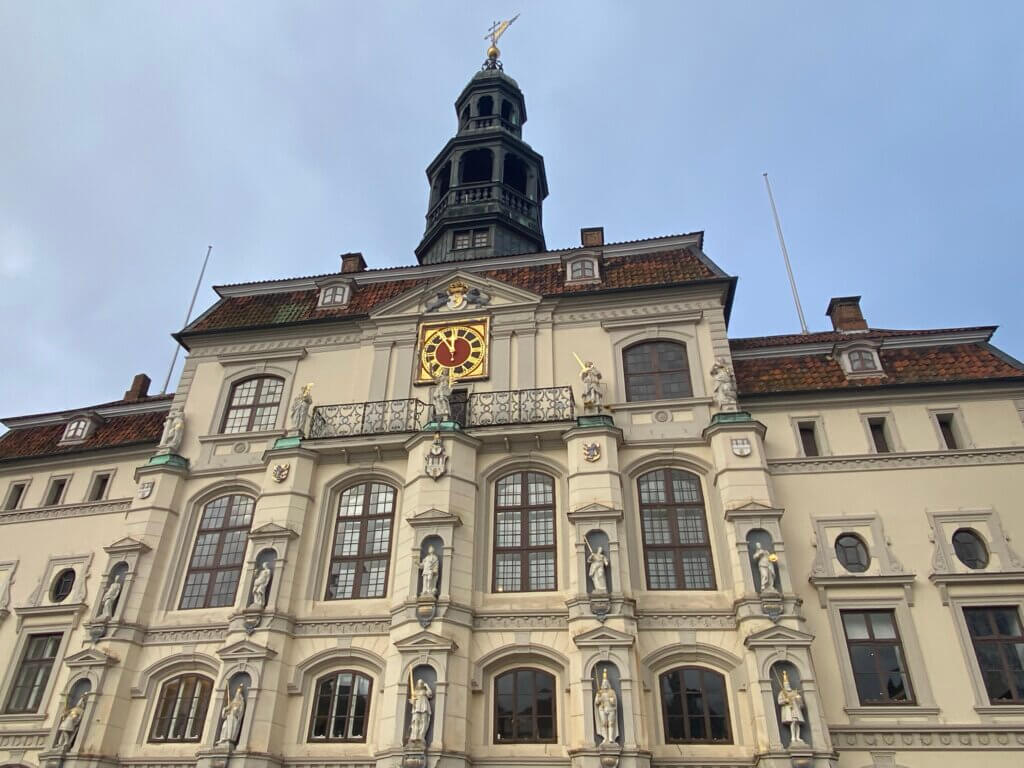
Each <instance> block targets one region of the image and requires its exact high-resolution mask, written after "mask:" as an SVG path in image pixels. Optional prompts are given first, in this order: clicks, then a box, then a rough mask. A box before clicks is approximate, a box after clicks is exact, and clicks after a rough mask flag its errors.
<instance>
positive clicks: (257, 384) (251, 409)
mask: <svg viewBox="0 0 1024 768" xmlns="http://www.w3.org/2000/svg"><path fill="white" fill-rule="evenodd" d="M283 391H284V380H283V379H279V378H277V377H276V376H259V377H257V378H253V379H246V380H245V381H240V382H238V383H237V384H235V385H234V386H233V387H231V396H230V397H229V398H228V409H227V411H226V412H225V413H224V426H223V427H222V428H221V432H224V433H227V434H230V433H234V432H260V431H262V430H266V429H273V428H274V426H275V425H276V424H277V409H278V408H279V407H280V405H281V393H282V392H283Z"/></svg>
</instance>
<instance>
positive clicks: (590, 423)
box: [576, 413, 615, 427]
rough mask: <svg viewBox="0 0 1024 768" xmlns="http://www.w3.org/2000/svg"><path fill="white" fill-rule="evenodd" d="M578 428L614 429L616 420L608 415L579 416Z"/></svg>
mask: <svg viewBox="0 0 1024 768" xmlns="http://www.w3.org/2000/svg"><path fill="white" fill-rule="evenodd" d="M576 426H577V427H614V426H615V419H614V418H613V417H612V416H611V415H610V414H607V413H599V414H592V415H590V416H577V417H576Z"/></svg>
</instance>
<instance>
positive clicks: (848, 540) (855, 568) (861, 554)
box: [836, 533, 871, 573]
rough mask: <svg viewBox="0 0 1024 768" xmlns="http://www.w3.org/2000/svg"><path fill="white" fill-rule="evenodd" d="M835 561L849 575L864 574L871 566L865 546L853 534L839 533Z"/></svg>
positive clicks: (869, 556) (858, 537) (859, 538)
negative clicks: (836, 560) (837, 561)
mask: <svg viewBox="0 0 1024 768" xmlns="http://www.w3.org/2000/svg"><path fill="white" fill-rule="evenodd" d="M836 559H838V560H839V562H840V563H841V564H842V566H843V568H845V569H846V570H848V571H849V572H850V573H864V571H866V570H867V569H868V566H869V565H871V555H869V554H868V548H867V545H866V544H865V543H864V539H862V538H861V537H860V536H858V535H857V534H855V533H841V534H840V535H839V536H838V537H837V538H836Z"/></svg>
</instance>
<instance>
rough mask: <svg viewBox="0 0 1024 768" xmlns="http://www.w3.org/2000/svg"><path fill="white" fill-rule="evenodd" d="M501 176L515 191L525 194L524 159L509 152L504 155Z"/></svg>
mask: <svg viewBox="0 0 1024 768" xmlns="http://www.w3.org/2000/svg"><path fill="white" fill-rule="evenodd" d="M501 178H502V179H503V180H504V182H505V184H506V185H507V186H509V187H512V189H514V190H515V191H516V192H519V193H520V194H523V195H525V194H526V161H525V160H523V158H521V157H519V156H518V155H513V154H511V153H509V154H507V155H505V168H504V173H502V176H501Z"/></svg>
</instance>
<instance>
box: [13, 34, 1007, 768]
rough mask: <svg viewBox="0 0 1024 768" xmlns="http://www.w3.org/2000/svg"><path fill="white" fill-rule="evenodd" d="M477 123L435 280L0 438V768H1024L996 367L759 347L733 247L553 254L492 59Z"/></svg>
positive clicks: (939, 354) (184, 336)
mask: <svg viewBox="0 0 1024 768" xmlns="http://www.w3.org/2000/svg"><path fill="white" fill-rule="evenodd" d="M455 118H456V121H457V127H456V131H455V135H454V136H453V137H452V138H451V139H450V140H449V141H448V143H447V144H445V146H444V147H443V148H442V149H441V151H440V152H439V153H438V155H437V157H436V158H435V159H434V161H433V162H432V163H431V164H430V165H429V166H428V168H427V178H428V182H429V201H428V206H427V214H426V226H425V230H424V233H423V238H422V240H421V241H420V242H419V243H418V244H415V243H410V244H409V249H410V258H409V260H410V261H412V260H413V254H414V255H415V262H416V263H415V264H413V265H411V266H405V267H392V268H371V264H372V262H374V261H383V258H382V255H380V254H377V255H375V254H373V253H367V254H362V253H345V254H343V255H342V256H341V258H340V263H338V264H331V265H329V266H327V267H325V269H329V270H330V271H327V272H325V273H324V274H319V275H314V276H307V277H295V278H291V279H283V280H268V281H263V282H256V283H244V284H235V285H223V286H218V287H217V288H216V291H217V300H216V302H215V303H213V305H212V306H210V307H209V308H208V309H206V311H205V312H203V313H202V314H201V315H200V316H199V317H198V318H197V319H195V320H194V321H193V322H191V323H190V324H189V325H188V326H187V327H186V328H184V329H181V330H180V331H178V332H177V333H176V334H175V338H176V339H177V340H178V342H179V343H180V344H181V346H182V347H183V348H184V349H185V350H186V351H187V359H186V361H185V364H184V369H183V372H182V374H181V377H180V380H179V381H178V383H177V387H176V390H175V392H174V394H173V395H150V394H149V392H148V387H149V379H148V377H146V376H145V375H142V374H140V375H139V376H137V377H136V378H135V380H134V381H133V382H132V383H131V386H130V387H129V389H128V390H127V391H126V392H125V393H124V396H123V397H121V398H120V399H117V400H113V401H111V402H107V403H102V404H98V405H84V406H75V407H71V408H69V409H67V410H64V411H60V412H56V413H45V414H37V415H29V416H18V417H12V418H7V419H5V420H4V422H3V423H4V424H5V426H6V427H7V429H8V431H7V432H6V434H5V435H3V437H2V438H0V656H2V658H3V659H5V661H6V663H5V664H4V666H3V668H2V669H0V766H3V767H4V768H44V767H45V768H186V767H191V766H197V768H243V767H245V768H370V767H371V766H373V767H375V768H384V767H385V766H387V768H392V767H395V766H401V767H402V768H426V767H427V766H429V768H522V767H523V766H529V767H530V768H598V767H599V766H601V767H603V768H682V767H683V766H690V767H692V768H697V767H698V766H700V767H703V768H739V767H740V766H751V767H753V766H757V767H759V768H783V767H789V766H794V767H796V768H802V767H808V768H826V766H833V767H838V768H897V767H902V768H926V767H928V766H934V765H937V764H938V763H939V761H944V762H945V763H946V764H953V765H968V764H972V765H973V764H977V765H982V764H983V765H985V766H993V768H999V767H1004V766H1005V768H1010V767H1011V766H1019V765H1021V763H1022V761H1024V630H1022V621H1024V561H1022V559H1021V552H1022V550H1021V546H1024V423H1022V416H1024V366H1022V365H1021V364H1020V363H1019V362H1017V361H1016V360H1014V359H1013V358H1012V357H1010V356H1009V355H1007V354H1006V353H1004V352H1003V351H1001V350H999V349H998V348H996V347H995V346H993V345H992V343H991V338H992V335H993V333H994V332H995V328H994V327H972V328H942V329H914V330H894V329H882V328H876V327H874V326H872V325H871V324H870V322H869V319H870V318H868V317H865V315H864V313H863V311H862V308H861V304H860V297H859V296H840V297H837V298H834V299H832V301H831V302H830V303H829V305H828V307H827V311H826V314H827V317H828V322H829V324H830V328H828V329H827V330H823V331H815V332H811V333H806V334H793V335H784V336H761V337H756V338H733V337H731V336H730V335H729V318H730V313H731V310H732V308H733V303H734V300H736V293H735V289H736V283H737V278H736V276H734V275H733V274H731V273H730V272H729V271H728V270H727V269H726V268H725V267H726V266H727V265H728V262H729V256H728V254H721V255H718V256H716V260H712V258H711V257H710V256H709V255H708V254H707V253H706V252H705V249H704V236H703V233H701V232H695V233H689V234H680V235H669V236H658V237H651V238H648V239H645V240H638V241H629V242H615V241H614V238H610V237H606V235H605V232H604V230H603V229H602V228H601V227H585V228H583V229H582V230H581V233H580V241H579V243H578V244H559V245H558V246H557V247H552V244H549V243H548V242H546V240H545V237H544V228H543V216H542V212H543V205H544V200H545V198H546V197H547V195H548V185H547V179H546V174H545V161H544V158H543V157H542V156H541V155H540V154H539V153H538V152H537V151H535V150H534V149H533V148H532V147H530V145H529V144H527V143H526V141H525V140H524V131H525V127H526V122H527V112H526V102H525V99H524V96H523V92H522V90H521V89H520V87H519V85H518V84H517V83H516V81H515V80H513V79H512V78H511V77H510V76H509V75H507V74H506V73H505V72H504V70H503V67H502V65H501V62H500V61H499V59H498V51H497V49H496V48H495V47H493V46H492V49H491V50H490V51H489V52H488V58H487V61H486V62H485V63H484V66H483V68H482V69H481V70H480V71H479V72H477V73H476V74H475V75H474V76H473V77H472V78H471V80H470V81H469V83H468V84H467V85H466V87H465V88H464V89H463V90H462V92H461V93H460V94H459V96H458V98H457V99H456V102H455ZM719 259H720V263H719ZM723 265H724V266H723ZM840 290H841V287H840ZM823 309H824V308H823ZM906 321H907V324H908V325H911V326H912V325H913V322H914V318H913V317H908V318H907V319H906Z"/></svg>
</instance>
